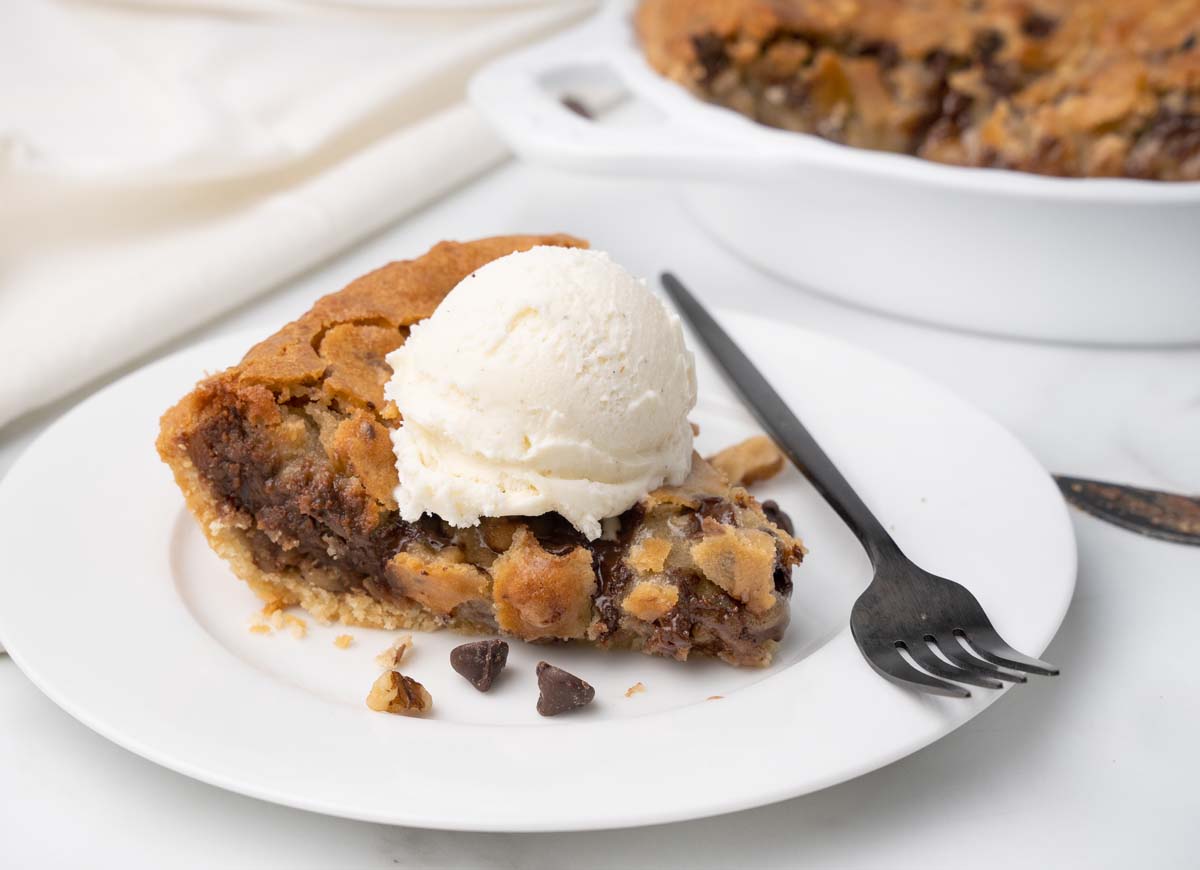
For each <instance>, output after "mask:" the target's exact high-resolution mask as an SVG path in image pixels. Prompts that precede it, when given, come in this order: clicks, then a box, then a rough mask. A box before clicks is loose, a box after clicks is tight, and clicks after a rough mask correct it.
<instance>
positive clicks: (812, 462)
mask: <svg viewBox="0 0 1200 870" xmlns="http://www.w3.org/2000/svg"><path fill="white" fill-rule="evenodd" d="M662 283H663V287H664V288H665V289H666V291H667V294H668V295H669V296H670V297H671V300H672V301H673V302H674V303H675V304H676V306H678V308H679V311H680V313H681V314H683V316H684V318H686V320H687V321H688V323H690V324H691V325H692V328H694V329H695V330H696V332H698V333H699V334H700V337H701V339H703V341H704V344H705V345H706V346H707V347H708V349H709V351H710V352H711V353H712V355H713V357H714V358H715V360H716V362H717V364H718V365H719V367H720V368H721V369H722V370H723V371H724V373H725V377H726V380H727V381H728V382H729V385H730V386H731V387H732V388H733V389H734V390H735V391H736V392H737V393H738V394H739V395H740V396H741V397H742V399H743V400H745V402H746V405H747V406H749V408H750V411H751V412H752V413H753V414H754V418H755V419H756V420H758V422H759V424H760V425H761V426H762V427H763V429H765V430H766V432H767V434H768V435H770V436H771V438H772V439H774V441H775V443H776V444H777V445H778V446H779V449H780V450H782V451H783V453H784V455H785V456H787V458H788V459H790V460H791V461H792V464H793V465H795V466H796V468H798V469H799V470H800V473H801V474H803V475H804V476H805V477H807V478H808V479H809V481H810V482H811V483H812V485H813V486H814V487H815V488H816V490H817V492H819V493H820V494H821V497H822V498H824V499H825V501H827V502H829V506H830V507H832V508H833V509H834V510H835V511H837V514H838V516H840V517H841V518H842V520H844V521H845V523H846V525H848V526H849V527H850V530H851V531H853V532H854V534H855V535H856V536H857V537H858V540H859V541H861V542H862V545H863V548H864V549H865V550H866V551H867V555H868V556H869V557H870V559H871V565H872V567H878V565H879V563H880V561H881V560H884V559H888V558H895V557H897V556H898V557H900V558H904V554H903V553H902V552H901V551H900V548H899V547H898V546H897V545H896V542H895V541H894V540H892V536H891V535H889V534H888V532H887V530H886V529H885V528H884V527H883V524H882V523H881V522H879V520H878V519H877V518H876V516H875V514H873V513H871V509H870V508H868V507H867V506H866V504H865V503H864V502H863V500H862V499H861V498H859V497H858V493H857V492H855V491H854V487H852V486H851V485H850V483H849V481H847V480H846V478H845V477H843V476H842V473H841V472H840V471H838V469H837V466H836V465H834V464H833V460H832V459H830V458H829V455H828V454H827V453H826V452H825V451H824V450H822V449H821V445H820V444H818V443H817V439H816V438H814V437H813V436H812V433H810V432H809V431H808V429H807V428H806V427H805V426H804V424H803V423H801V422H800V421H799V420H798V419H797V418H796V415H795V414H793V413H792V411H791V409H790V408H789V407H788V406H787V403H785V402H784V401H783V399H781V398H780V397H779V394H778V393H777V392H775V388H774V387H772V386H771V385H770V384H769V383H768V382H767V379H766V378H764V377H763V376H762V374H761V373H760V372H759V371H758V369H757V368H755V367H754V363H752V362H750V360H749V359H748V358H747V357H746V355H745V354H744V353H742V350H741V348H739V347H738V346H737V345H736V344H735V343H734V341H733V339H731V338H730V337H729V336H728V335H727V334H726V333H725V330H723V329H722V328H721V327H720V326H719V325H717V322H716V321H715V320H713V318H712V316H711V315H710V314H709V313H708V312H707V311H706V310H705V309H704V306H702V305H701V304H700V303H699V302H698V301H696V298H695V297H694V296H692V294H691V292H690V291H689V290H688V289H687V288H686V287H684V286H683V284H681V283H680V282H679V279H677V278H676V277H675V276H674V275H672V274H671V273H670V272H664V273H663V275H662Z"/></svg>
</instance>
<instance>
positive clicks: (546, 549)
mask: <svg viewBox="0 0 1200 870" xmlns="http://www.w3.org/2000/svg"><path fill="white" fill-rule="evenodd" d="M542 244H552V245H567V246H583V245H585V244H586V243H584V242H582V241H580V240H578V239H574V238H572V237H570V236H565V235H550V236H503V237H496V238H489V239H481V240H477V241H473V242H465V243H457V242H443V243H440V244H439V245H437V246H435V247H434V248H432V249H431V250H430V251H429V252H428V253H426V254H425V255H424V256H422V257H419V258H417V259H415V260H409V261H402V262H396V263H391V264H389V265H387V266H385V267H383V268H382V269H379V270H376V271H375V272H372V273H370V274H368V275H365V276H363V277H362V278H359V279H358V280H356V281H354V282H352V283H351V284H350V285H349V286H347V287H346V288H345V289H343V290H341V291H340V292H338V293H334V294H332V295H330V296H326V297H324V298H323V299H321V300H319V301H318V302H317V303H316V304H315V305H314V306H313V308H312V309H311V310H310V311H308V312H307V313H305V314H304V315H303V316H302V317H300V318H299V319H298V320H296V321H294V322H292V323H290V324H288V325H287V326H285V327H284V328H283V329H282V330H280V331H279V332H278V333H276V334H275V335H273V336H271V337H269V338H267V339H266V340H264V341H262V342H260V343H259V344H257V345H255V346H254V347H253V348H251V350H250V351H249V352H248V353H247V354H246V356H245V357H244V358H243V359H242V361H241V362H240V363H238V364H237V365H236V366H233V367H232V368H230V369H227V370H225V371H223V372H220V373H218V374H216V375H212V376H210V377H208V378H206V379H204V380H202V381H201V382H200V383H199V384H198V385H197V386H196V388H195V389H194V390H193V391H192V392H191V393H189V394H188V395H187V396H185V397H184V398H183V399H182V400H181V401H180V402H179V403H178V404H177V405H175V406H174V407H173V408H171V409H170V410H169V411H167V413H166V414H165V415H164V416H163V419H162V428H161V432H160V434H159V438H158V450H159V454H160V456H161V457H162V458H163V460H164V461H165V462H166V463H167V464H168V465H169V466H170V467H171V470H172V472H173V473H174V476H175V480H176V482H177V484H178V485H179V487H180V489H181V490H182V491H183V494H184V496H185V499H186V501H187V505H188V508H189V510H190V511H191V512H192V514H193V515H194V516H195V518H196V520H197V521H198V523H199V525H200V528H201V530H202V531H203V533H204V535H205V537H206V538H207V540H208V543H209V544H210V546H211V547H212V549H213V550H214V551H215V552H216V553H217V554H218V555H219V556H220V557H221V558H223V559H224V560H225V561H226V562H228V563H229V565H230V567H231V568H232V569H233V571H234V573H235V574H236V575H237V576H238V577H240V578H241V579H242V580H244V581H245V582H246V583H248V584H249V586H250V587H251V589H253V591H254V592H255V593H256V594H257V595H258V596H259V597H260V598H262V599H263V600H265V601H267V602H269V603H272V604H273V605H275V606H291V605H299V606H301V607H303V608H304V609H305V610H307V611H308V612H309V613H311V614H312V615H313V616H315V617H316V618H318V619H320V620H324V621H329V622H342V623H346V624H351V625H361V626H365V627H371V628H383V629H416V630H433V629H438V628H451V629H454V630H457V631H460V632H464V633H468V634H489V633H496V632H500V633H502V634H505V635H509V636H514V637H518V638H522V639H524V640H532V641H551V640H577V641H584V642H588V643H592V644H595V645H598V646H604V647H613V648H628V649H639V650H642V651H643V652H646V653H650V654H656V655H663V656H668V657H672V658H676V659H681V660H682V659H686V658H687V657H688V656H689V655H690V654H702V655H712V656H717V657H719V658H721V659H723V660H725V661H727V662H730V663H731V664H736V665H752V666H763V665H766V664H768V663H769V662H770V660H771V656H772V654H773V651H774V649H775V646H776V644H777V642H778V640H779V639H780V638H781V637H782V635H783V631H784V629H785V628H786V626H787V622H788V598H789V596H790V592H791V569H792V567H793V566H794V565H795V564H798V563H799V562H800V560H801V559H802V557H803V554H804V548H803V546H802V545H801V544H800V542H799V541H798V540H796V539H795V538H793V537H792V535H791V534H790V531H789V530H785V527H787V526H788V522H787V520H786V519H785V518H782V517H781V515H780V514H779V513H778V512H777V511H776V509H774V507H773V506H772V507H771V515H770V517H769V516H768V514H767V513H764V511H763V508H762V506H761V505H759V503H758V502H757V501H756V500H755V499H754V498H753V497H752V496H751V495H750V494H749V493H748V492H747V491H746V489H745V488H743V487H741V486H739V485H737V481H733V482H731V481H730V480H728V479H727V478H726V477H725V476H723V475H722V474H721V473H720V472H718V471H717V470H716V469H715V468H714V467H713V466H712V465H710V464H709V463H708V462H707V461H705V460H704V459H702V458H700V457H699V456H694V457H693V467H692V472H691V474H690V476H689V477H688V479H687V480H686V481H685V482H684V483H683V484H681V485H680V486H677V487H664V488H661V489H659V490H656V491H654V492H652V493H649V494H648V495H647V496H645V497H644V498H642V499H641V500H640V501H639V502H638V504H636V505H635V506H634V507H632V508H631V509H630V510H628V511H626V512H625V513H624V514H622V515H621V516H620V517H616V518H611V519H609V520H607V521H606V522H605V535H604V536H602V538H600V539H598V540H596V541H591V542H589V541H587V540H586V539H585V538H584V537H583V536H582V535H580V534H579V533H578V532H577V531H576V530H575V529H574V528H572V527H571V526H570V525H569V524H568V523H566V521H565V520H563V519H562V518H561V517H558V516H557V515H554V514H551V515H546V516H542V517H501V518H485V519H484V520H483V521H482V522H481V523H480V524H479V525H478V526H475V527H471V528H463V529H459V528H453V527H451V526H449V525H448V524H446V523H444V522H442V521H441V520H439V519H437V518H435V517H428V516H426V517H423V518H422V519H421V520H420V521H419V522H416V523H407V522H405V521H403V520H401V519H400V518H399V516H398V514H397V511H396V504H395V501H394V499H393V495H392V494H393V492H394V489H395V487H396V485H397V479H396V470H395V460H394V456H393V454H392V447H391V439H390V437H389V430H390V428H393V427H395V426H398V425H400V418H399V414H398V412H397V411H396V408H395V405H394V404H393V403H390V402H388V401H386V400H385V398H384V395H383V386H384V384H385V383H386V382H387V380H388V379H389V377H390V375H391V369H390V367H389V366H388V365H387V363H386V361H385V359H384V357H385V356H386V354H387V353H389V352H390V351H392V350H394V349H395V348H396V347H398V346H399V345H400V344H401V343H403V341H404V339H405V337H406V335H407V331H408V327H409V326H411V325H412V324H414V323H416V322H417V321H419V320H421V319H423V318H424V317H428V316H429V315H430V314H432V313H433V310H434V309H435V308H436V307H437V304H438V303H439V302H440V301H441V299H442V298H443V297H444V296H445V295H446V293H448V292H449V291H450V290H451V289H452V288H453V287H454V286H455V285H456V284H457V283H458V282H459V281H460V280H462V279H463V278H465V277H466V276H467V275H469V274H470V273H472V272H473V271H475V270H476V269H478V268H480V267H481V266H483V265H484V264H485V263H487V262H490V261H491V260H493V259H496V258H498V257H500V256H504V255H506V254H509V253H512V252H515V251H519V250H526V249H528V248H530V247H533V246H535V245H542ZM725 453H726V454H727V455H726V457H725V467H726V468H727V469H728V468H750V467H754V468H760V469H761V468H762V467H763V462H764V461H766V462H767V463H768V464H770V463H771V462H773V460H771V459H769V458H768V459H764V455H765V454H764V448H763V446H762V445H761V443H760V444H758V445H757V446H755V447H747V448H746V454H745V456H744V457H743V458H742V460H740V461H730V457H729V456H728V452H727V451H726V452H725ZM734 459H736V457H734ZM776 467H777V466H776ZM734 473H740V472H734ZM763 473H766V472H765V471H764V472H760V476H761V474H763Z"/></svg>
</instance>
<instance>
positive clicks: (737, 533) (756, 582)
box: [692, 518, 775, 613]
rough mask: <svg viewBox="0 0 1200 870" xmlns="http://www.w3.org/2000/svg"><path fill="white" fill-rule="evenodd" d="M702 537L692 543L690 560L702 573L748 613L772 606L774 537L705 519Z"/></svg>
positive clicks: (765, 609) (763, 610)
mask: <svg viewBox="0 0 1200 870" xmlns="http://www.w3.org/2000/svg"><path fill="white" fill-rule="evenodd" d="M702 528H703V530H704V532H705V535H704V537H703V538H701V539H700V540H699V541H697V542H696V543H695V544H693V545H692V559H693V560H695V562H696V566H697V567H698V568H699V569H700V570H701V571H703V572H704V576H705V577H707V578H708V579H709V580H711V581H712V582H713V583H715V584H716V585H718V586H720V587H721V588H722V589H724V590H725V591H726V592H728V593H729V594H730V595H732V596H733V597H734V598H736V599H737V600H738V601H741V602H743V603H745V605H746V608H747V609H748V610H749V611H750V612H751V613H766V612H767V611H768V610H770V609H771V608H772V607H773V606H774V605H775V595H774V590H775V582H774V579H773V576H772V575H773V572H774V570H775V539H774V538H773V537H772V536H771V535H769V534H767V533H766V532H760V531H758V530H756V529H731V528H729V527H727V526H721V525H719V524H718V523H715V522H713V521H712V520H709V519H708V518H705V520H704V521H703V525H702Z"/></svg>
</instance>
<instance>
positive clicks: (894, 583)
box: [662, 273, 1058, 698]
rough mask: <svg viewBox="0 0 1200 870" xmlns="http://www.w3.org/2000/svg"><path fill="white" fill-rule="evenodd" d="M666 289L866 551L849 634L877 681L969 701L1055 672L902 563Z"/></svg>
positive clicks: (727, 351)
mask: <svg viewBox="0 0 1200 870" xmlns="http://www.w3.org/2000/svg"><path fill="white" fill-rule="evenodd" d="M662 283H663V286H664V287H665V288H666V291H667V294H668V295H669V296H670V297H671V299H672V300H673V301H674V302H675V304H676V306H677V307H678V308H679V310H680V312H681V313H682V314H683V316H684V317H685V319H687V321H688V322H689V323H690V324H691V326H692V328H693V329H695V331H696V333H697V334H698V335H699V336H700V338H701V340H702V341H703V342H704V343H705V345H706V346H707V347H708V349H709V351H711V352H712V355H713V357H714V358H715V359H716V360H717V362H718V363H719V364H720V366H721V367H722V368H723V369H724V370H725V374H726V375H727V376H728V378H729V381H730V383H731V384H732V386H733V387H734V389H736V390H737V391H738V393H740V394H741V396H742V398H743V399H745V401H746V403H747V405H749V407H750V409H751V410H752V411H753V413H754V416H755V417H756V418H757V419H758V422H759V423H760V424H761V425H762V427H763V428H764V429H765V430H766V431H767V433H768V434H770V436H771V437H772V438H773V439H774V441H775V443H776V444H777V445H779V448H780V449H781V450H782V451H783V452H784V454H785V455H786V456H787V457H788V459H790V460H791V461H792V463H793V464H794V465H795V466H796V467H797V468H798V469H799V470H800V472H801V473H802V474H803V475H804V476H805V477H807V478H808V479H809V481H810V482H811V483H812V485H813V486H814V487H815V488H816V490H817V492H819V493H820V494H821V496H822V497H823V498H824V499H825V501H827V502H829V504H830V506H831V507H832V508H833V509H834V510H835V511H837V514H838V516H840V517H841V518H842V519H843V520H844V521H845V522H846V525H848V526H849V527H850V529H851V530H852V531H853V532H854V534H855V535H856V536H857V537H858V540H859V541H860V542H861V543H862V545H863V548H864V549H865V550H866V551H867V556H868V557H869V558H870V560H871V566H872V568H874V571H875V577H874V579H873V580H872V581H871V585H870V586H868V587H867V589H866V591H864V592H863V593H862V595H860V596H859V597H858V600H857V601H855V602H854V608H853V609H852V610H851V611H850V631H851V633H852V634H853V635H854V640H855V642H856V643H857V644H858V648H859V649H860V650H861V651H862V654H863V656H864V657H866V659H867V661H868V662H869V663H870V665H871V667H872V668H874V669H875V671H876V672H877V673H879V674H880V675H881V676H883V677H886V678H887V679H889V680H891V681H892V682H895V683H899V684H900V685H902V686H908V687H910V688H915V689H920V690H922V691H925V692H932V693H935V694H938V695H949V696H951V697H957V698H969V697H970V696H971V692H970V690H969V689H966V688H964V687H963V686H960V685H957V683H967V684H969V685H972V686H983V687H985V688H989V689H998V688H1000V686H1001V685H1002V682H1001V681H1007V682H1014V683H1023V682H1025V674H1026V673H1030V674H1044V675H1047V676H1052V675H1054V674H1057V673H1058V668H1056V667H1054V666H1053V665H1050V664H1047V663H1046V662H1043V661H1040V660H1038V659H1035V658H1032V657H1030V656H1027V655H1024V654H1022V653H1019V652H1017V651H1016V650H1015V649H1013V648H1012V647H1011V646H1009V645H1008V644H1007V643H1006V642H1005V641H1004V639H1003V638H1002V637H1000V634H999V633H998V632H997V631H996V629H995V628H994V627H993V626H992V623H991V620H989V619H988V617H987V614H986V613H984V612H983V608H982V607H981V606H980V604H979V601H978V599H976V598H975V596H974V595H972V594H971V593H970V592H969V591H968V590H967V589H966V588H965V587H964V586H963V585H962V584H960V583H955V582H954V581H953V580H947V579H945V578H944V577H938V576H936V575H934V574H930V573H929V572H928V571H926V570H924V569H922V568H921V567H919V566H918V565H916V564H914V563H913V562H912V560H911V559H909V558H908V557H907V556H905V555H904V553H903V552H901V550H900V547H899V546H898V545H897V544H896V542H895V541H894V540H892V536H891V535H889V534H888V533H887V530H886V529H885V528H884V527H883V524H882V523H880V522H879V520H878V519H877V518H876V517H875V515H874V514H873V513H871V510H870V509H869V508H868V507H867V506H866V504H864V503H863V500H862V499H861V498H859V497H858V493H856V492H855V491H854V489H853V487H851V486H850V484H849V483H848V482H847V481H846V478H845V477H843V476H842V473H841V472H840V471H838V469H837V467H836V466H835V465H834V464H833V461H832V460H831V459H830V458H829V457H828V456H827V455H826V454H825V451H824V450H822V449H821V446H820V445H819V444H818V443H817V441H816V439H814V438H813V437H812V435H811V434H809V431H808V430H807V429H806V428H805V427H804V424H802V423H801V422H800V421H799V420H798V419H796V415H795V414H793V413H792V412H791V410H790V409H789V408H788V406H787V405H786V404H785V403H784V401H783V399H781V398H780V397H779V394H778V393H776V392H775V390H774V389H773V388H772V387H771V385H770V384H769V383H767V381H766V379H765V378H763V376H762V375H761V374H760V373H759V371H758V369H756V368H755V367H754V365H753V363H751V362H750V360H749V359H747V358H746V355H745V354H743V353H742V351H741V349H740V348H739V347H738V346H737V345H736V344H735V343H734V341H733V339H731V338H730V337H729V336H728V335H727V334H726V333H725V331H724V330H723V329H721V327H720V326H718V325H717V323H716V321H715V320H713V319H712V317H711V316H710V315H709V313H708V312H707V311H706V310H705V309H704V307H703V306H702V305H701V304H700V303H699V302H698V301H696V299H695V297H693V296H692V294H691V293H690V292H688V290H687V289H686V288H685V287H684V286H683V285H682V284H681V283H680V282H679V280H678V279H677V278H675V276H674V275H671V274H670V273H665V274H663V276H662ZM915 665H919V667H917V666H915ZM1005 668H1007V669H1009V670H1004V669H1005Z"/></svg>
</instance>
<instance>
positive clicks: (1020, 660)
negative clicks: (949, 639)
mask: <svg viewBox="0 0 1200 870" xmlns="http://www.w3.org/2000/svg"><path fill="white" fill-rule="evenodd" d="M954 633H955V634H956V635H958V636H959V637H964V638H966V640H967V642H968V643H969V644H971V648H972V649H974V650H975V651H976V652H977V653H979V655H980V657H981V658H985V659H987V660H988V661H989V662H991V663H992V664H996V665H1003V666H1004V667H1006V668H1012V669H1013V670H1016V671H1025V672H1027V673H1030V674H1042V675H1043V676H1047V677H1054V676H1057V675H1058V668H1056V667H1054V665H1052V664H1050V663H1049V662H1044V661H1042V660H1041V659H1035V658H1033V657H1032V656H1027V655H1025V654H1024V653H1019V652H1017V651H1016V650H1015V649H1013V648H1012V647H1011V646H1009V645H1008V644H1007V643H1005V642H1004V638H1002V637H1001V636H1000V635H999V634H998V633H997V632H996V629H994V628H992V627H991V626H990V625H985V626H980V627H978V628H972V629H971V632H970V633H969V634H968V633H967V632H965V631H963V630H962V629H955V631H954Z"/></svg>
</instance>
